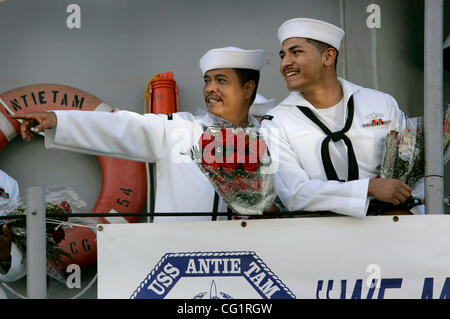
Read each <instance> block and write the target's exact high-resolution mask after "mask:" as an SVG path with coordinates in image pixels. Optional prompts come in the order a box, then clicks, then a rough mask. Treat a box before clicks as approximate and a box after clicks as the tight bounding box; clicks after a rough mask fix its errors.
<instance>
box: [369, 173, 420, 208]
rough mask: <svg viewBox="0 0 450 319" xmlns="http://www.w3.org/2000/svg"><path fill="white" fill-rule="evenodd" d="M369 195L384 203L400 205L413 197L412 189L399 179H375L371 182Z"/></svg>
mask: <svg viewBox="0 0 450 319" xmlns="http://www.w3.org/2000/svg"><path fill="white" fill-rule="evenodd" d="M368 195H369V196H373V197H375V198H376V199H378V200H380V201H382V202H387V203H391V204H394V205H400V204H401V203H404V202H405V201H406V200H407V199H408V198H409V197H410V196H411V187H409V186H408V185H406V184H405V183H403V182H402V181H400V180H398V179H393V178H373V179H371V180H370V181H369V190H368Z"/></svg>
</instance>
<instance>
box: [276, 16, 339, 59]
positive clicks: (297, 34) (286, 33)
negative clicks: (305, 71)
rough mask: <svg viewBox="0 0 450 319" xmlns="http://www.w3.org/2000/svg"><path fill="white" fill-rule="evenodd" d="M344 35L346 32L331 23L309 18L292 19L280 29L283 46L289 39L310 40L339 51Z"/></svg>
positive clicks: (279, 35)
mask: <svg viewBox="0 0 450 319" xmlns="http://www.w3.org/2000/svg"><path fill="white" fill-rule="evenodd" d="M344 35H345V32H344V30H342V29H341V28H338V27H337V26H335V25H333V24H331V23H328V22H324V21H320V20H315V19H307V18H296V19H290V20H288V21H286V22H284V23H283V24H282V25H281V26H280V28H279V29H278V40H280V43H281V44H283V42H284V40H286V39H289V38H308V39H312V40H317V41H321V42H324V43H326V44H329V45H331V46H332V47H333V48H335V49H336V50H338V51H339V50H340V48H341V42H342V39H343V38H344Z"/></svg>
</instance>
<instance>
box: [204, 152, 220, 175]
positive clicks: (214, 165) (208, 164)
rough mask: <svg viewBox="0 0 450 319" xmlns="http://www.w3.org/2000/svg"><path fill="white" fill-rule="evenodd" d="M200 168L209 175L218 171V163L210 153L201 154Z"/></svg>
mask: <svg viewBox="0 0 450 319" xmlns="http://www.w3.org/2000/svg"><path fill="white" fill-rule="evenodd" d="M208 147H209V146H208ZM202 167H203V169H204V170H205V171H207V172H210V173H216V172H218V171H219V163H218V161H217V160H216V157H215V156H214V154H213V153H212V152H211V151H210V152H209V153H205V154H203V157H202Z"/></svg>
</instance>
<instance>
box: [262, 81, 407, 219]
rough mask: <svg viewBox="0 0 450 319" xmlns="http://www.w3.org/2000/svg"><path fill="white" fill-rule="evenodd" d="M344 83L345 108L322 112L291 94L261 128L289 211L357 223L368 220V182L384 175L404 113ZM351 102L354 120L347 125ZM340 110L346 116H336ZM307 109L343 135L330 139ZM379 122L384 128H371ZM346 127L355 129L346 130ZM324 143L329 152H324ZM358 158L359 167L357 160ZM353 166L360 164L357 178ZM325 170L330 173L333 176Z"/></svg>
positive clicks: (390, 101)
mask: <svg viewBox="0 0 450 319" xmlns="http://www.w3.org/2000/svg"><path fill="white" fill-rule="evenodd" d="M339 81H340V83H341V85H342V88H343V92H344V97H343V103H341V104H338V105H336V106H334V107H333V108H330V109H325V110H318V109H316V108H314V106H313V105H311V103H309V102H308V101H307V100H306V99H305V98H303V96H302V95H301V94H300V93H299V92H291V94H290V95H289V96H288V97H287V98H286V99H285V100H284V101H282V102H281V103H280V104H279V105H278V106H277V107H275V108H274V109H272V110H271V111H269V112H268V115H270V116H273V118H272V119H271V120H264V121H263V122H262V125H261V128H262V129H261V131H262V133H263V134H264V137H265V138H266V141H267V143H268V145H269V149H270V151H271V154H272V160H273V161H274V162H276V163H275V165H276V166H278V171H277V173H276V174H275V178H274V182H275V188H276V190H277V192H278V195H279V197H280V199H281V201H282V202H283V204H284V205H285V207H286V208H287V209H288V210H289V211H297V210H303V211H333V212H336V213H339V214H343V215H349V216H354V217H361V218H362V217H365V216H366V213H367V208H368V205H369V200H370V198H368V196H367V190H368V185H369V179H370V178H373V177H376V176H378V175H379V173H380V166H381V162H382V155H383V149H384V140H385V137H386V135H387V133H388V132H389V130H391V129H394V128H396V126H397V125H398V121H399V119H400V115H401V111H400V110H399V108H398V105H397V102H396V101H395V99H394V98H393V97H392V96H390V95H389V94H385V93H382V92H379V91H375V90H372V89H367V88H362V87H360V86H357V85H355V84H353V83H350V82H348V81H345V80H343V79H339ZM352 100H353V104H354V111H353V119H352V121H347V120H348V118H349V115H350V116H351V114H349V113H350V112H349V109H351V108H350V104H351V102H352ZM339 105H341V106H339ZM339 107H341V108H342V111H343V112H344V113H342V111H341V112H339V110H335V108H339ZM302 108H303V110H304V111H306V112H305V113H311V114H313V116H314V117H317V119H319V120H320V121H321V122H322V123H323V124H324V125H325V126H326V127H327V128H328V129H329V130H330V131H331V133H334V132H338V131H341V130H342V132H341V134H328V135H327V134H326V132H324V130H323V129H322V128H320V127H319V125H318V124H316V123H315V122H314V121H313V120H312V119H311V118H310V117H311V116H310V117H308V115H306V114H305V113H303V112H302V111H301V109H302ZM380 119H381V122H380V125H370V124H371V123H372V121H373V120H380ZM345 124H347V125H350V124H351V125H350V126H349V127H345V126H346V125H345ZM368 124H369V125H368ZM325 139H327V140H328V142H326V143H328V147H326V145H324V146H323V144H325V143H324V140H325ZM349 145H350V146H351V147H349ZM328 152H329V156H330V161H331V164H332V165H331V168H332V169H329V167H330V165H329V163H328V164H327V163H326V160H325V161H324V162H325V163H324V162H323V161H322V158H323V156H322V155H325V157H326V156H327V153H328ZM353 154H354V155H355V157H356V163H355V162H354V161H353V160H352V156H353ZM349 156H350V157H349ZM354 164H357V167H356V170H357V171H356V172H355V167H354ZM325 167H328V168H327V170H329V172H328V174H327V171H326V169H325ZM333 170H334V171H335V172H336V176H335V177H334V178H333V174H332V172H333ZM352 175H354V176H352Z"/></svg>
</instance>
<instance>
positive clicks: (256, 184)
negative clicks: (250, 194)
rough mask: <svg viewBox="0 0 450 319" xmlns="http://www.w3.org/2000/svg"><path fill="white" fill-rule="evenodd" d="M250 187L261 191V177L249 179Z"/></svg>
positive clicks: (255, 190)
mask: <svg viewBox="0 0 450 319" xmlns="http://www.w3.org/2000/svg"><path fill="white" fill-rule="evenodd" d="M249 184H250V189H251V190H252V191H254V192H260V191H261V186H262V185H261V184H262V183H261V179H260V178H258V177H256V176H255V177H252V178H250V179H249Z"/></svg>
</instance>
